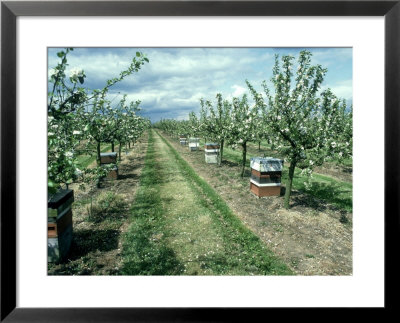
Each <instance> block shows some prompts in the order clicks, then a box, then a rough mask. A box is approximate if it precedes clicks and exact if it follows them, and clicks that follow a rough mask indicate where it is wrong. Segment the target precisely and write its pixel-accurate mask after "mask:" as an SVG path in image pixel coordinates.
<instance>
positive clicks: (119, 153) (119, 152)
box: [118, 142, 122, 161]
mask: <svg viewBox="0 0 400 323" xmlns="http://www.w3.org/2000/svg"><path fill="white" fill-rule="evenodd" d="M121 151H122V143H121V142H120V143H119V148H118V160H119V161H121Z"/></svg>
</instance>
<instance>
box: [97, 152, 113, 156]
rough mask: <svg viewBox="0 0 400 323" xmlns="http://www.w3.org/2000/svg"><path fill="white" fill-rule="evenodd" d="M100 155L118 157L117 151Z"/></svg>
mask: <svg viewBox="0 0 400 323" xmlns="http://www.w3.org/2000/svg"><path fill="white" fill-rule="evenodd" d="M100 157H117V153H115V152H114V153H100Z"/></svg>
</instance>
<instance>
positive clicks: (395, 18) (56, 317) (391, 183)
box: [0, 0, 400, 322]
mask: <svg viewBox="0 0 400 323" xmlns="http://www.w3.org/2000/svg"><path fill="white" fill-rule="evenodd" d="M399 2H400V0H394V1H387V0H381V1H368V0H360V1H321V0H317V1H293V0H292V1H282V0H281V1H276V0H275V1H273V0H272V1H268V0H267V1H266V0H261V1H260V0H259V1H95V2H93V1H62V2H60V1H40V2H39V1H2V3H1V285H0V289H1V294H0V297H1V317H0V320H1V322H3V321H4V322H31V321H32V322H91V321H96V322H131V321H132V322H190V321H196V322H203V321H212V322H221V321H227V322H233V321H238V320H239V319H240V317H242V316H245V317H246V318H247V319H246V321H248V322H252V321H254V319H255V317H257V316H259V315H261V317H263V316H264V315H265V311H266V310H277V311H279V309H263V308H261V309H260V308H258V309H256V308H253V309H248V308H247V309H243V308H212V309H211V308H56V309H54V308H52V309H50V308H18V307H16V299H17V291H16V287H17V286H16V278H17V277H16V269H17V267H16V189H17V186H16V185H17V184H16V126H17V125H16V87H17V79H16V54H17V51H16V35H17V30H16V19H17V17H18V16H384V18H385V112H384V113H385V117H384V120H385V134H384V138H385V155H384V160H385V171H384V173H385V175H384V176H385V179H384V181H385V188H384V189H385V200H384V203H385V206H384V208H385V307H384V310H385V311H386V312H387V310H392V309H393V310H395V308H396V302H395V298H396V297H395V296H394V295H393V293H392V292H393V291H394V290H395V289H396V287H397V286H399V284H398V282H399V279H398V276H399V275H398V273H397V272H396V271H395V268H396V266H395V261H396V260H397V259H396V258H398V254H399V253H398V250H397V246H398V239H396V238H398V236H399V226H400V220H399V205H400V202H399V201H400V200H399V198H400V194H399V181H400V175H399V165H400V161H399V155H400V149H399V148H400V147H399V124H400V115H399V110H400V3H399ZM281 310H282V309H281ZM327 310H328V309H327ZM377 310H378V315H381V314H382V312H381V309H377ZM330 312H332V309H330ZM333 315H334V314H333ZM368 315H370V314H368ZM264 317H265V316H264ZM330 318H334V316H331V317H330ZM370 318H371V317H370ZM380 318H381V319H382V317H381V316H380ZM257 321H258V320H257Z"/></svg>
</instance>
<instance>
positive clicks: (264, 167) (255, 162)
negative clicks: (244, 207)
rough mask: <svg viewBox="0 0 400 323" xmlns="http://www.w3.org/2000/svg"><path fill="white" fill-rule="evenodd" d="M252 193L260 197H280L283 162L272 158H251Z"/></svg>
mask: <svg viewBox="0 0 400 323" xmlns="http://www.w3.org/2000/svg"><path fill="white" fill-rule="evenodd" d="M250 167H251V177H250V191H251V192H253V193H254V194H255V195H257V196H258V197H264V196H279V195H280V192H281V176H282V168H283V160H281V159H276V158H272V157H253V158H250Z"/></svg>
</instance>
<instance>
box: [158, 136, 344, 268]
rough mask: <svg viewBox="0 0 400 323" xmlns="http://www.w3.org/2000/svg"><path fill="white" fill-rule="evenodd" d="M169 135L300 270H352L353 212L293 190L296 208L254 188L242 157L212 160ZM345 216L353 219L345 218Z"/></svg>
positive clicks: (233, 206) (333, 173) (252, 226)
mask: <svg viewBox="0 0 400 323" xmlns="http://www.w3.org/2000/svg"><path fill="white" fill-rule="evenodd" d="M163 136H164V137H165V138H166V139H167V140H168V141H169V142H170V143H171V145H172V146H173V147H174V148H175V149H176V150H177V151H178V152H179V153H180V154H181V156H182V157H183V158H184V159H185V160H186V161H187V162H188V163H189V164H190V165H191V166H192V167H193V168H194V169H195V170H196V172H197V173H198V174H199V175H200V176H201V177H202V178H203V179H204V180H206V181H207V182H208V183H209V184H210V185H211V186H212V187H213V188H214V189H215V190H216V192H217V193H218V194H220V196H221V197H222V198H223V199H224V200H225V201H226V203H227V204H228V205H229V207H230V208H231V209H232V210H233V211H234V212H235V213H236V214H237V216H238V217H239V218H240V219H241V220H242V222H243V223H244V224H245V225H246V226H247V227H248V228H249V229H250V230H252V231H253V232H254V233H255V234H256V235H257V236H258V237H260V239H261V240H262V241H264V242H265V243H266V244H267V245H268V247H269V248H270V249H271V250H272V251H273V252H274V253H275V254H276V255H277V256H279V257H280V258H281V259H283V260H284V261H285V262H286V263H287V265H288V266H289V267H290V268H291V269H292V270H293V271H294V272H295V273H296V274H298V275H352V214H351V213H348V212H346V211H344V210H340V209H338V208H336V207H335V206H333V205H330V204H329V203H327V202H325V201H322V200H316V199H315V198H313V197H310V196H309V195H307V194H305V193H302V192H299V191H295V190H294V191H293V192H292V198H291V208H290V209H289V210H286V209H285V208H284V207H283V197H282V196H280V197H264V198H258V197H256V196H255V195H253V193H251V192H250V187H249V185H250V183H249V176H250V174H249V171H248V170H247V172H246V174H245V177H244V178H241V177H240V172H241V168H240V166H239V165H237V164H236V163H231V162H228V161H224V162H223V163H222V165H221V166H217V165H215V164H206V163H205V157H204V149H203V148H200V150H199V151H194V152H190V151H189V149H188V147H187V146H181V145H180V143H179V140H178V139H175V138H171V137H169V136H167V135H165V134H163ZM320 173H323V174H329V173H330V174H331V176H334V177H336V178H346V179H347V180H350V181H351V172H350V173H346V172H344V171H343V170H340V169H339V168H337V169H334V170H332V169H326V168H323V169H322V168H321V169H320ZM343 216H345V217H346V218H347V219H348V220H349V222H348V223H342V222H341V221H340V219H341V218H342V217H343Z"/></svg>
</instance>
